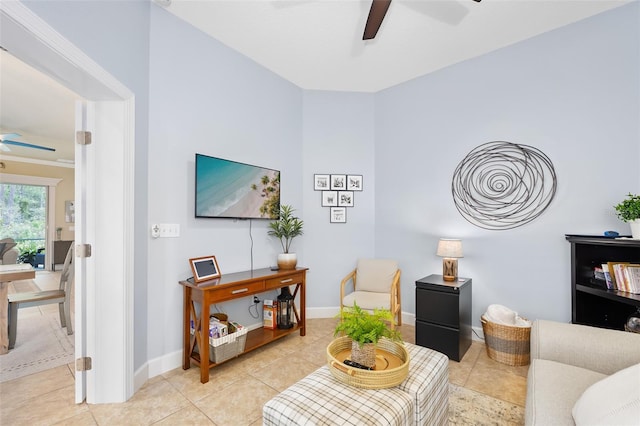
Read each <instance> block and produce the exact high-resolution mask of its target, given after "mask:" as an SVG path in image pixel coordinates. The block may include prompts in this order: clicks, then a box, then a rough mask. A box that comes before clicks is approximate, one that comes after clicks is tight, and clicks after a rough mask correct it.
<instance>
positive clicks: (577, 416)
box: [573, 364, 640, 425]
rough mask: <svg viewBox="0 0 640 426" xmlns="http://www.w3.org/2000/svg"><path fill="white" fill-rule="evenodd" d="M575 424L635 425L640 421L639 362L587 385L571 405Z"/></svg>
mask: <svg viewBox="0 0 640 426" xmlns="http://www.w3.org/2000/svg"><path fill="white" fill-rule="evenodd" d="M573 419H574V421H575V422H576V425H586V424H589V425H637V424H638V422H639V421H640V364H636V365H633V366H631V367H628V368H625V369H624V370H620V371H618V372H617V373H615V374H612V375H611V376H609V377H606V378H604V379H602V380H599V381H598V382H596V383H594V384H593V385H591V386H589V387H588V388H587V390H585V391H584V392H583V394H582V396H580V398H579V399H578V401H577V402H576V403H575V405H574V406H573Z"/></svg>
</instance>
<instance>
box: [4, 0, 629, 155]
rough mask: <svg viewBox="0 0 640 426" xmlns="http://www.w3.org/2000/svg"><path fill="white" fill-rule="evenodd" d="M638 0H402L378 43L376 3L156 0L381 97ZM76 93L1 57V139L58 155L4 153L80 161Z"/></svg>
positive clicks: (299, 79) (234, 42) (328, 80)
mask: <svg viewBox="0 0 640 426" xmlns="http://www.w3.org/2000/svg"><path fill="white" fill-rule="evenodd" d="M630 1H633V0H551V1H547V0H482V2H481V3H476V2H474V1H472V0H393V1H392V3H391V6H390V8H389V11H388V12H387V15H386V17H385V19H384V22H383V23H382V26H381V28H380V31H379V32H378V35H377V36H376V38H375V39H374V40H370V41H363V40H362V32H363V30H364V24H365V22H366V18H367V14H368V13H369V7H370V5H371V0H231V1H229V0H156V3H158V4H160V5H163V6H164V7H165V8H166V10H168V11H169V12H171V13H173V14H175V15H176V16H178V17H180V18H181V19H184V20H185V21H187V22H190V23H191V24H192V25H194V26H195V27H197V28H199V29H201V30H202V31H204V32H206V33H208V34H210V35H211V36H213V37H214V38H216V39H218V40H219V41H221V42H222V43H224V44H226V45H227V46H229V47H231V48H232V49H234V50H237V51H239V52H241V53H243V54H244V55H246V56H248V57H250V58H252V59H253V60H255V61H256V62H257V63H259V64H261V65H262V66H264V67H265V68H267V69H270V70H272V71H273V72H275V73H276V74H278V75H280V76H282V77H283V78H285V79H287V80H289V81H291V82H293V83H294V84H296V85H298V86H299V87H301V88H304V89H316V90H337V91H357V92H376V91H379V90H382V89H385V88H388V87H391V86H394V85H396V84H399V83H402V82H404V81H407V80H410V79H413V78H415V77H418V76H420V75H424V74H428V73H430V72H433V71H435V70H438V69H441V68H444V67H447V66H449V65H451V64H454V63H457V62H460V61H464V60H466V59H469V58H473V57H476V56H480V55H483V54H485V53H487V52H490V51H493V50H496V49H499V48H501V47H504V46H507V45H510V44H513V43H516V42H518V41H521V40H524V39H527V38H530V37H533V36H535V35H538V34H541V33H544V32H546V31H550V30H552V29H555V28H558V27H561V26H564V25H567V24H570V23H572V22H576V21H578V20H581V19H584V18H586V17H589V16H592V15H595V14H598V13H601V12H603V11H605V10H608V9H611V8H614V7H618V6H620V5H623V4H626V3H629V2H630ZM76 99H78V96H77V95H75V94H74V93H73V92H71V91H70V90H67V89H66V88H64V87H62V86H60V85H59V84H58V83H56V82H55V81H53V80H51V79H50V78H47V77H45V76H43V75H42V74H41V73H40V72H38V71H35V70H33V69H31V68H29V67H27V66H26V65H24V64H23V63H22V62H20V61H18V60H17V59H15V58H13V57H12V56H11V55H9V54H7V53H6V52H3V51H0V133H10V132H15V133H20V134H21V135H22V138H21V139H19V140H21V141H24V142H28V143H34V144H38V145H46V146H51V147H54V148H56V150H57V151H56V152H55V153H48V152H46V151H42V150H36V149H29V148H20V147H15V146H10V148H11V150H12V152H10V153H0V156H6V154H9V155H11V156H21V157H31V158H40V159H48V160H53V161H56V160H57V159H72V158H73V135H74V124H73V123H74V101H75V100H76Z"/></svg>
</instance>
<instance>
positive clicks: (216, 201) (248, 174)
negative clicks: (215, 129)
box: [196, 156, 280, 219]
mask: <svg viewBox="0 0 640 426" xmlns="http://www.w3.org/2000/svg"><path fill="white" fill-rule="evenodd" d="M196 169H197V170H196V216H200V217H237V218H264V219H277V218H278V209H279V207H280V172H279V171H277V170H271V169H267V168H263V167H258V166H252V165H249V164H244V163H237V162H234V161H229V160H223V159H220V158H214V157H207V156H199V157H198V159H197V167H196Z"/></svg>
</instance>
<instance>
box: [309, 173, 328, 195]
mask: <svg viewBox="0 0 640 426" xmlns="http://www.w3.org/2000/svg"><path fill="white" fill-rule="evenodd" d="M329 177H330V176H329V175H313V189H314V190H316V191H326V190H328V189H329V187H330V184H329Z"/></svg>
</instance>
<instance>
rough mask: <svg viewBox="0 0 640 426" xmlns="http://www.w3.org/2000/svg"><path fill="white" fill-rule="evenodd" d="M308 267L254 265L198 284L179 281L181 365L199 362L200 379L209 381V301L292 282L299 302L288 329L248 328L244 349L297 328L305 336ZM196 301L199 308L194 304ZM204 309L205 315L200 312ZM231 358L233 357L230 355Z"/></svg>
mask: <svg viewBox="0 0 640 426" xmlns="http://www.w3.org/2000/svg"><path fill="white" fill-rule="evenodd" d="M307 269H308V268H296V269H290V270H279V271H272V270H271V269H269V268H264V269H255V270H252V271H243V272H236V273H233V274H224V275H222V276H221V277H220V278H216V279H214V280H211V281H205V282H201V283H198V284H195V283H193V282H192V281H190V280H186V281H180V284H181V285H182V286H183V287H184V306H183V308H184V311H183V313H184V318H183V333H184V335H183V338H184V342H183V343H184V347H183V359H182V368H183V369H185V370H187V369H189V368H190V367H191V362H194V363H195V364H197V365H199V366H200V382H202V383H207V382H208V381H209V369H210V368H212V367H215V366H216V365H219V364H216V363H214V362H211V361H210V359H209V349H210V348H209V345H208V344H207V343H208V342H209V333H208V331H209V327H208V323H209V317H208V316H209V315H210V312H209V308H210V306H211V305H213V304H216V303H220V302H226V301H229V300H234V299H239V298H241V297H246V296H250V295H253V294H258V293H263V292H265V291H270V290H278V289H280V288H282V287H289V286H294V291H293V293H292V295H293V297H294V299H296V298H298V300H299V302H298V306H297V307H296V306H295V304H294V307H293V311H294V314H295V317H296V323H295V324H294V326H293V327H292V328H289V329H273V330H272V329H266V328H262V327H260V328H257V329H255V330H251V331H249V333H248V334H247V340H246V344H245V348H244V351H243V352H242V353H246V352H249V351H252V350H254V349H258V348H259V347H261V346H263V345H266V344H267V343H269V342H271V341H273V340H276V339H280V338H282V337H284V336H287V335H289V334H291V333H294V332H296V331H298V330H299V331H300V335H301V336H304V335H305V333H306V329H305V323H306V321H305V310H306V307H305V279H306V272H307ZM196 305H198V307H199V309H197V308H196ZM203 312H206V313H207V315H206V316H205V315H202V313H203ZM191 321H193V324H194V329H195V333H194V335H192V334H191ZM231 359H233V358H231Z"/></svg>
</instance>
